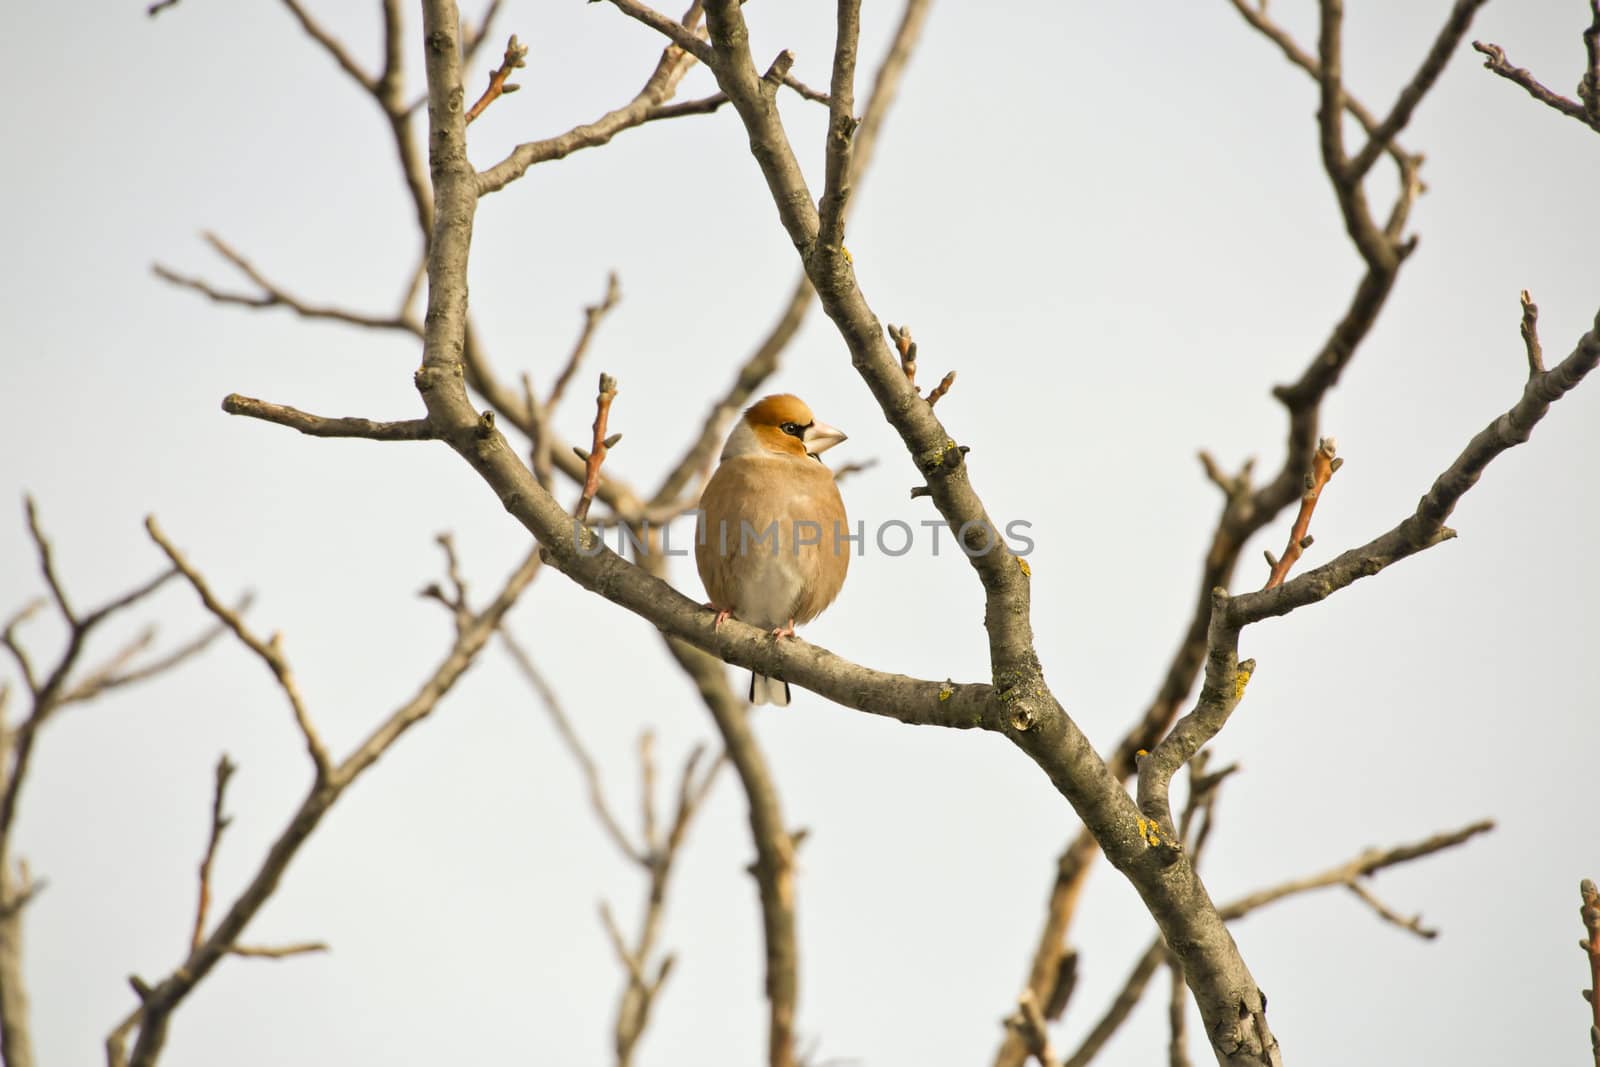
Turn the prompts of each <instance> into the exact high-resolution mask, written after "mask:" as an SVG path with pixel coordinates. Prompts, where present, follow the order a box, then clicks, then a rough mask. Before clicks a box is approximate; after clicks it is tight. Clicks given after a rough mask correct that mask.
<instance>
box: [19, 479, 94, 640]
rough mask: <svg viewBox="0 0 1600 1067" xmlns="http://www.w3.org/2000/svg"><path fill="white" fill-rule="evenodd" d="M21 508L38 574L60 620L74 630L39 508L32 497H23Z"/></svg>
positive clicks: (74, 624)
mask: <svg viewBox="0 0 1600 1067" xmlns="http://www.w3.org/2000/svg"><path fill="white" fill-rule="evenodd" d="M22 508H23V511H24V512H26V513H27V516H28V535H29V536H30V537H32V538H33V548H34V551H35V552H36V553H38V556H39V572H40V573H41V574H43V575H44V583H45V585H46V586H47V587H49V589H50V596H51V598H52V599H54V600H55V602H56V609H57V610H58V611H60V612H61V617H62V619H64V620H65V621H66V623H67V625H68V626H70V627H74V628H75V627H76V626H77V625H78V617H77V616H76V615H74V614H73V612H72V606H71V605H70V604H68V603H67V593H66V590H65V589H63V588H62V585H61V579H60V577H59V576H57V574H56V565H55V556H54V553H53V552H52V551H51V548H50V539H49V538H48V537H46V536H45V535H44V530H42V529H41V528H40V526H39V508H38V506H37V505H36V504H35V503H34V502H33V497H31V496H25V497H23V498H22ZM7 629H8V630H9V629H10V627H9V626H8V627H7Z"/></svg>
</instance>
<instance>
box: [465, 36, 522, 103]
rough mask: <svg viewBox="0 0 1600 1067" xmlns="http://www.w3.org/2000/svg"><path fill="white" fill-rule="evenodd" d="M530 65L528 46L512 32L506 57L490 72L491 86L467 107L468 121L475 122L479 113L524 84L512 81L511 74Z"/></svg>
mask: <svg viewBox="0 0 1600 1067" xmlns="http://www.w3.org/2000/svg"><path fill="white" fill-rule="evenodd" d="M527 65H528V46H527V45H525V44H520V43H518V41H517V35H516V34H514V33H513V34H512V35H511V39H510V40H509V41H507V42H506V54H505V58H504V59H502V60H501V61H500V66H498V67H496V68H495V69H494V70H493V71H491V72H490V74H489V87H488V88H487V89H485V90H484V91H483V95H482V96H480V97H478V101H477V103H475V104H473V105H472V106H471V107H470V108H468V109H467V122H468V123H469V124H470V123H472V122H474V121H475V120H476V119H477V118H478V116H479V115H481V114H483V113H484V111H485V110H487V109H488V107H489V105H490V104H492V103H494V102H495V101H496V100H498V99H500V97H501V96H504V95H505V94H507V93H514V92H516V91H517V90H518V89H521V88H522V86H520V85H514V84H512V83H511V81H510V78H511V75H512V74H513V73H514V72H515V71H517V70H519V69H520V68H522V67H526V66H527Z"/></svg>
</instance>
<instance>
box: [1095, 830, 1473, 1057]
mask: <svg viewBox="0 0 1600 1067" xmlns="http://www.w3.org/2000/svg"><path fill="white" fill-rule="evenodd" d="M1493 828H1494V823H1492V822H1488V821H1485V822H1477V823H1473V824H1472V825H1470V826H1466V827H1463V828H1462V829H1460V830H1455V831H1451V832H1448V833H1441V834H1435V835H1434V836H1433V837H1430V838H1427V839H1425V840H1422V841H1418V842H1415V843H1413V844H1409V845H1397V846H1395V847H1393V848H1389V849H1368V850H1367V851H1365V852H1362V853H1361V854H1360V855H1358V856H1356V857H1355V858H1353V859H1351V860H1349V861H1347V862H1345V863H1342V864H1339V865H1337V866H1335V867H1330V868H1328V869H1327V870H1324V871H1320V872H1318V873H1316V874H1313V875H1309V876H1307V877H1304V878H1296V879H1293V880H1290V881H1287V882H1282V883H1279V884H1278V885H1274V886H1271V887H1269V888H1266V889H1261V890H1258V891H1256V892H1254V893H1251V894H1249V895H1248V896H1244V897H1241V898H1239V899H1237V900H1235V901H1233V902H1232V903H1229V904H1226V905H1223V906H1222V907H1221V908H1219V909H1218V911H1220V912H1221V914H1222V916H1223V918H1225V919H1227V920H1228V921H1229V922H1233V921H1236V920H1239V919H1242V918H1244V917H1245V916H1247V915H1249V914H1251V913H1252V912H1255V911H1257V910H1259V909H1261V908H1264V907H1267V906H1268V905H1270V904H1275V903H1277V902H1278V901H1280V900H1284V899H1286V898H1288V897H1293V896H1298V895H1300V894H1302V893H1310V892H1313V891H1315V890H1318V889H1327V888H1329V887H1331V886H1341V885H1342V886H1348V885H1350V884H1352V883H1354V882H1355V881H1356V880H1357V879H1358V878H1361V877H1364V876H1368V875H1371V874H1374V873H1376V872H1378V871H1380V870H1383V869H1384V868H1387V867H1394V866H1398V865H1399V864H1402V863H1409V862H1411V861H1412V860H1418V859H1422V858H1423V857H1425V856H1431V855H1433V854H1434V853H1436V852H1441V851H1443V850H1445V849H1448V848H1454V847H1455V846H1457V845H1460V844H1463V843H1464V842H1466V841H1469V840H1471V839H1472V838H1473V837H1476V836H1477V835H1478V834H1482V833H1487V832H1488V831H1490V830H1492V829H1493ZM1401 925H1404V924H1403V923H1402V924H1401ZM1166 951H1167V950H1166V946H1165V945H1164V944H1163V943H1162V941H1161V938H1160V937H1157V938H1155V940H1153V941H1151V942H1150V945H1149V947H1148V948H1146V949H1145V952H1144V955H1142V956H1141V957H1139V960H1138V961H1137V962H1136V963H1135V964H1134V967H1133V970H1132V971H1131V972H1129V974H1128V977H1127V979H1126V980H1125V981H1124V982H1123V984H1122V987H1121V989H1120V990H1119V991H1118V993H1117V995H1116V996H1115V997H1114V998H1113V999H1112V1002H1111V1004H1110V1006H1109V1007H1108V1008H1107V1009H1106V1012H1105V1014H1104V1015H1103V1016H1102V1017H1101V1018H1100V1020H1099V1021H1098V1022H1096V1023H1095V1025H1094V1027H1093V1028H1092V1029H1091V1030H1090V1031H1089V1034H1088V1035H1087V1036H1086V1037H1085V1038H1084V1040H1083V1043H1082V1044H1081V1045H1080V1046H1079V1047H1078V1048H1077V1050H1076V1051H1074V1052H1073V1054H1072V1055H1071V1056H1069V1057H1068V1058H1067V1060H1066V1061H1065V1063H1064V1064H1063V1067H1086V1065H1087V1064H1088V1063H1089V1062H1090V1061H1091V1060H1093V1059H1094V1058H1095V1057H1096V1056H1097V1055H1099V1053H1100V1051H1101V1049H1102V1048H1103V1047H1104V1046H1105V1044H1106V1042H1107V1041H1109V1040H1110V1039H1111V1038H1112V1036H1113V1035H1114V1034H1115V1033H1116V1032H1117V1030H1118V1029H1119V1028H1120V1027H1121V1026H1122V1024H1123V1023H1124V1022H1126V1021H1127V1019H1128V1016H1129V1015H1131V1014H1132V1012H1133V1009H1134V1008H1135V1007H1136V1006H1137V1005H1138V1003H1139V999H1140V997H1142V996H1143V995H1144V990H1145V988H1146V987H1147V986H1148V985H1149V982H1150V979H1151V977H1153V976H1154V974H1155V972H1156V968H1157V967H1159V966H1160V965H1161V963H1162V961H1163V960H1164V959H1165V958H1166Z"/></svg>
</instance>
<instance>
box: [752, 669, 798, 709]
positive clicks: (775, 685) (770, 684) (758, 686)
mask: <svg viewBox="0 0 1600 1067" xmlns="http://www.w3.org/2000/svg"><path fill="white" fill-rule="evenodd" d="M750 703H752V704H775V705H777V706H778V707H780V708H786V707H788V706H789V683H788V682H786V681H784V680H783V679H782V678H768V677H767V676H766V675H764V674H755V673H752V674H751V675H750Z"/></svg>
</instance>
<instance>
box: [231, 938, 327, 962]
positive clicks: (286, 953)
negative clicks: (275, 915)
mask: <svg viewBox="0 0 1600 1067" xmlns="http://www.w3.org/2000/svg"><path fill="white" fill-rule="evenodd" d="M328 951H331V950H330V949H329V948H328V944H327V942H325V941H296V942H294V943H293V944H288V945H230V946H228V954H229V955H230V956H244V957H246V958H248V959H257V960H281V959H287V958H288V957H290V956H306V955H310V954H311V953H314V952H328Z"/></svg>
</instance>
